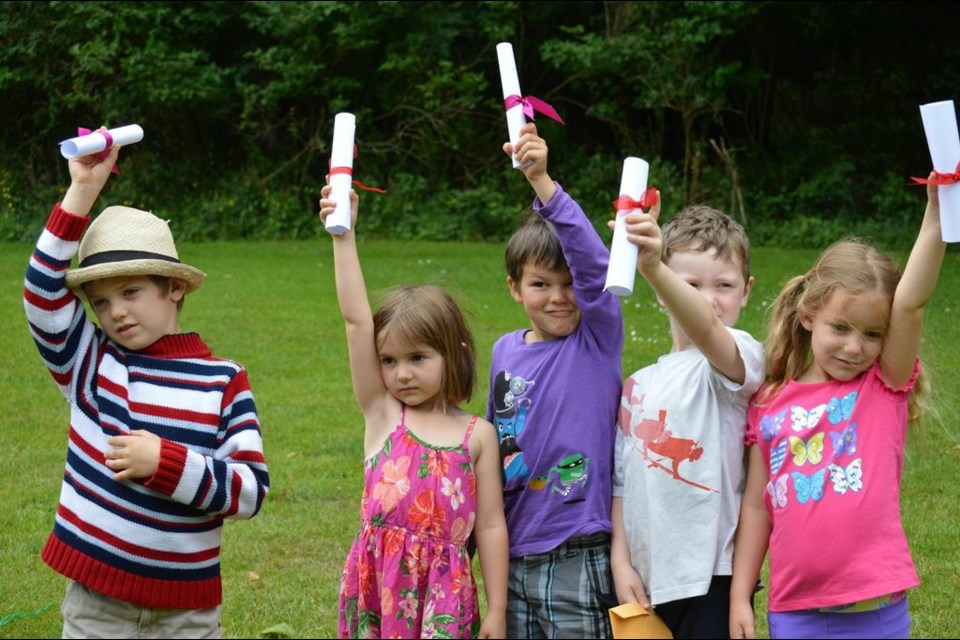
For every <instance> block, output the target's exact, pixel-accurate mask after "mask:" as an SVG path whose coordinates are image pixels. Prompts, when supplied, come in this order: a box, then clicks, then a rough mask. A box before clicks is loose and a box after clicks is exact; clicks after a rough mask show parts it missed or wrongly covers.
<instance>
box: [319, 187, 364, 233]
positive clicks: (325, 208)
mask: <svg viewBox="0 0 960 640" xmlns="http://www.w3.org/2000/svg"><path fill="white" fill-rule="evenodd" d="M359 205H360V198H359V197H358V196H357V192H356V191H355V190H353V189H350V229H351V230H353V229H355V228H356V227H357V210H358V208H359ZM336 206H337V201H336V200H331V199H330V185H329V184H328V185H324V187H323V188H322V189H320V222H322V223H323V224H324V225H326V224H327V218H328V217H329V216H330V214H331V213H333V211H334V209H335V208H336ZM348 233H349V232H348ZM344 235H346V234H344Z"/></svg>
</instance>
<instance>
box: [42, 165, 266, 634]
mask: <svg viewBox="0 0 960 640" xmlns="http://www.w3.org/2000/svg"><path fill="white" fill-rule="evenodd" d="M118 150H119V147H113V148H112V149H111V150H110V152H109V154H107V155H106V156H105V157H104V158H102V159H101V158H99V157H98V156H96V155H92V156H83V157H79V158H74V159H72V160H70V162H69V168H70V176H71V184H70V188H69V189H68V190H67V193H66V195H65V196H64V198H63V201H62V202H61V203H59V204H57V205H56V206H54V208H53V212H52V213H51V214H50V217H49V219H48V220H47V223H46V227H45V229H44V230H43V232H42V233H41V235H40V239H39V240H38V242H37V246H36V248H35V250H34V252H33V255H32V257H31V259H30V265H29V267H28V269H27V274H26V280H25V286H24V306H25V308H26V313H27V319H28V321H29V325H30V332H31V334H32V336H33V339H34V341H35V342H36V344H37V347H38V349H39V351H40V355H41V358H42V359H43V361H44V363H45V364H46V365H47V368H48V369H49V370H50V373H51V374H52V375H53V378H54V380H55V381H56V383H57V385H58V386H59V388H60V391H61V393H63V395H64V397H65V398H66V400H67V402H68V403H69V405H70V432H69V439H68V448H67V460H66V471H65V473H64V477H63V484H62V486H61V491H60V504H59V507H58V509H57V513H56V517H55V521H54V526H53V532H52V533H51V535H50V537H49V539H48V540H47V544H46V546H45V547H44V550H43V555H42V557H43V560H44V562H46V563H47V564H48V565H49V566H50V567H51V568H53V569H54V570H56V571H58V572H59V573H61V574H63V575H64V576H66V577H67V578H69V579H70V581H69V583H68V584H67V592H66V597H65V598H64V601H63V604H62V607H61V611H62V613H63V637H65V638H71V637H120V638H134V637H170V638H174V637H189V638H219V637H221V634H220V604H221V601H222V597H221V582H220V538H221V530H222V526H223V519H224V518H250V517H253V516H254V515H255V514H256V513H257V512H258V511H259V510H260V507H261V505H262V503H263V499H264V497H265V496H266V494H267V490H268V488H269V476H268V473H267V465H266V462H265V459H264V456H263V442H262V440H261V435H260V424H259V419H258V417H257V410H256V406H255V404H254V399H253V395H252V393H251V391H250V385H249V382H248V379H247V374H246V371H245V370H244V368H243V367H242V366H241V365H239V364H237V363H235V362H232V361H229V360H224V359H221V358H216V357H214V356H213V355H212V353H211V351H210V349H209V348H208V347H207V346H206V345H205V344H204V343H203V341H202V340H201V339H200V337H199V336H198V335H197V334H195V333H182V332H181V330H180V324H179V315H178V312H179V310H180V307H181V305H182V304H183V299H184V296H185V295H186V294H187V293H189V292H191V291H194V290H196V289H197V288H198V287H199V286H200V285H201V284H202V283H203V279H204V277H205V274H204V273H203V272H202V271H200V270H198V269H196V268H194V267H191V266H189V265H186V264H183V263H182V262H180V259H179V255H178V253H177V249H176V245H175V244H174V241H173V236H172V234H171V233H170V229H169V227H168V226H167V223H166V222H164V221H163V220H161V219H159V218H157V217H156V216H154V215H153V214H151V213H148V212H146V211H139V210H137V209H132V208H129V207H108V208H106V209H105V210H104V211H103V212H102V213H101V214H100V216H99V217H98V218H97V219H96V220H95V221H94V222H93V223H90V217H89V212H90V210H91V209H92V207H93V204H94V202H95V201H96V199H97V197H98V196H99V194H100V191H101V190H102V189H103V186H104V185H105V184H106V181H107V178H108V177H109V176H110V170H111V169H112V168H113V166H114V164H115V163H116V159H117V153H118ZM88 224H89V229H88V230H87V232H86V234H85V235H84V236H83V239H82V240H81V241H80V242H79V246H78V242H77V241H78V240H79V239H80V236H81V234H83V231H84V229H85V228H87V225H88ZM78 249H79V264H78V266H77V268H75V269H70V263H71V260H72V259H73V257H74V255H76V254H77V252H78ZM84 299H85V300H87V301H88V302H89V304H90V308H91V309H92V310H93V312H94V314H95V315H96V317H97V320H98V321H99V326H97V325H95V324H94V323H93V322H92V321H91V319H90V318H88V316H87V314H86V312H85V311H84V305H83V301H82V300H84Z"/></svg>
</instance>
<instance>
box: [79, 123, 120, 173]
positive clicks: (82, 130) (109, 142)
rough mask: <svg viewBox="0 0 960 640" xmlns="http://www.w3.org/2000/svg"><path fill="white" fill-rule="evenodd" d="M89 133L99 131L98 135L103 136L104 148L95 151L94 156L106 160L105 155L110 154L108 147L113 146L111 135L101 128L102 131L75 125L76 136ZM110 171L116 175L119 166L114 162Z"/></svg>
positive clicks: (118, 171)
mask: <svg viewBox="0 0 960 640" xmlns="http://www.w3.org/2000/svg"><path fill="white" fill-rule="evenodd" d="M91 133H99V134H100V135H102V136H103V139H104V140H105V141H106V142H107V146H106V147H105V148H104V150H103V151H99V152H97V154H96V156H97V157H98V158H100V159H101V160H106V159H107V156H108V155H110V147H112V146H113V136H111V135H110V132H109V131H107V130H103V131H93V130H91V129H87V128H86V127H77V135H78V136H88V135H90V134H91ZM110 173H115V174H117V175H120V167H119V166H117V164H116V163H114V165H113V169H110Z"/></svg>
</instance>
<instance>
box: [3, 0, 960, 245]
mask: <svg viewBox="0 0 960 640" xmlns="http://www.w3.org/2000/svg"><path fill="white" fill-rule="evenodd" d="M942 6H943V5H939V4H934V3H927V2H736V1H731V2H676V1H670V2H577V1H568V2H564V3H557V2H500V1H497V2H444V3H436V2H217V1H211V0H208V1H206V2H163V1H158V0H154V1H151V2H39V1H37V2H34V1H31V2H2V3H0V43H2V46H0V113H2V114H3V116H4V126H3V127H2V128H0V150H2V153H0V239H6V240H32V239H33V238H34V237H35V235H36V234H37V233H38V232H39V229H40V228H41V225H42V223H43V220H44V219H45V216H46V213H47V212H48V211H49V208H50V206H51V205H52V203H53V202H55V201H57V200H58V199H59V198H60V197H61V196H62V193H63V191H64V190H65V188H66V186H67V184H68V183H69V175H68V173H67V170H66V162H65V161H64V160H63V159H62V158H61V156H60V154H59V151H58V148H57V143H58V142H59V141H61V140H64V139H66V138H69V137H72V136H73V135H76V127H78V126H86V127H89V128H95V127H97V126H99V125H101V124H105V125H107V126H120V125H123V124H129V123H138V124H140V125H141V126H142V127H143V128H144V130H145V132H146V134H145V138H144V141H143V142H142V143H140V144H138V145H135V146H132V147H130V148H129V149H126V150H124V152H122V153H121V160H120V168H121V175H120V176H119V178H117V179H115V180H113V181H112V182H111V184H110V185H109V186H108V191H107V193H106V194H105V200H103V201H101V204H107V203H126V204H130V205H132V206H137V207H140V208H145V209H151V210H153V211H155V212H157V213H158V215H162V216H164V217H167V218H170V219H171V221H172V223H173V224H174V227H175V232H176V234H177V236H178V239H181V238H182V239H189V240H206V239H216V238H251V239H260V238H298V237H307V236H312V235H314V234H316V233H318V232H321V231H322V229H320V230H318V227H319V223H318V222H317V219H316V211H317V199H318V193H319V189H320V187H321V186H322V185H323V184H324V176H325V174H326V169H327V167H328V160H329V153H330V148H329V147H330V142H331V139H332V129H333V119H334V115H335V114H336V113H337V112H340V111H349V112H352V113H354V114H356V117H357V137H356V141H357V146H358V156H357V158H356V160H355V164H354V178H355V179H357V180H360V181H362V182H364V183H366V184H368V185H371V186H376V187H381V188H383V189H386V193H385V194H372V193H366V192H363V191H361V192H360V193H361V199H362V205H361V208H362V215H363V216H364V223H363V233H364V235H367V236H371V237H372V236H374V235H382V236H385V237H393V238H423V239H433V240H454V239H470V240H476V239H484V240H491V241H499V240H502V239H504V238H505V237H507V236H508V235H509V234H510V232H511V231H512V230H513V229H514V227H515V224H516V221H517V219H518V217H519V215H520V214H521V211H522V210H523V209H524V208H525V207H526V206H528V205H529V203H530V200H531V197H532V194H531V192H530V190H529V187H528V186H527V184H526V182H525V181H524V180H523V178H522V177H521V176H520V175H519V174H518V173H517V172H516V171H515V170H513V169H512V168H511V166H510V163H509V161H508V159H507V158H506V156H505V155H504V154H503V152H502V151H501V149H500V147H501V145H502V143H503V142H504V141H505V140H506V138H507V132H506V122H505V118H504V115H503V101H502V92H501V88H500V77H499V67H498V64H497V58H496V50H495V48H496V45H497V43H499V42H503V41H508V42H511V43H512V44H513V47H514V51H515V56H516V60H517V68H518V73H519V78H520V84H521V89H522V90H523V93H524V94H525V95H533V96H537V97H539V98H541V99H543V100H546V101H547V102H549V103H550V104H552V105H553V106H554V107H555V108H556V109H557V110H558V111H559V112H560V114H561V115H562V116H563V118H564V120H565V121H566V125H565V126H561V125H559V124H557V123H555V122H553V121H552V120H549V119H546V118H544V117H542V116H541V117H538V118H537V126H538V129H539V131H540V133H541V135H543V137H545V138H546V139H547V142H548V144H549V145H550V165H549V171H550V174H551V176H552V177H554V178H555V179H557V180H558V181H559V182H561V183H562V184H563V185H564V186H565V187H566V188H567V189H568V190H570V191H571V193H573V195H574V196H575V197H576V198H577V199H578V200H579V201H580V202H581V204H583V205H584V208H585V210H586V211H587V212H588V213H589V214H590V215H591V217H592V218H593V219H594V221H595V223H596V224H597V226H598V228H600V227H603V225H604V221H605V220H607V219H609V218H610V216H611V215H612V213H613V211H612V206H611V202H612V200H613V199H614V198H615V197H616V196H617V195H618V194H617V193H616V191H617V190H618V188H619V180H620V172H621V168H622V162H623V159H624V158H625V157H627V156H639V157H642V158H644V159H646V160H647V161H648V162H649V163H650V182H651V184H652V185H655V186H657V187H658V188H659V189H660V190H661V192H662V194H663V199H664V205H665V211H667V214H666V215H669V213H670V212H675V211H676V210H678V209H679V208H680V207H681V206H683V205H684V204H687V203H693V202H707V203H709V204H712V205H713V206H716V207H718V208H721V209H724V210H726V211H728V212H729V213H731V214H732V215H734V216H736V217H738V218H739V219H741V220H742V221H744V223H745V224H746V226H747V230H748V232H749V233H750V235H751V238H752V239H753V240H754V242H755V243H757V244H766V245H782V246H811V247H814V246H821V245H823V244H825V243H827V242H829V241H831V240H834V239H836V238H838V237H840V236H842V235H845V234H849V233H859V234H863V235H868V236H870V237H872V238H873V239H874V240H876V241H877V242H880V243H882V244H885V245H887V246H890V247H898V248H899V247H903V246H907V245H908V244H909V243H910V241H911V240H912V238H913V237H914V229H915V228H916V227H917V226H918V224H919V219H920V216H921V214H922V210H923V197H924V196H923V190H922V188H910V187H908V186H907V184H908V183H909V177H910V176H925V175H926V174H927V172H928V171H929V169H930V156H929V152H928V149H927V145H926V140H925V137H924V133H923V127H922V124H921V120H920V115H919V109H918V106H919V105H920V104H925V103H928V102H935V101H939V100H950V99H953V98H954V97H955V93H956V92H957V89H958V84H957V78H960V59H958V58H957V57H956V56H955V55H953V51H952V47H953V44H954V40H955V38H956V27H957V21H956V19H955V17H954V16H953V15H952V12H951V11H950V10H947V11H946V12H944V11H941V10H940V9H941V8H942Z"/></svg>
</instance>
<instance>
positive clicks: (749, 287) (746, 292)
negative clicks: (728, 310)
mask: <svg viewBox="0 0 960 640" xmlns="http://www.w3.org/2000/svg"><path fill="white" fill-rule="evenodd" d="M755 282H756V281H755V280H754V278H753V276H750V278H749V279H748V280H747V282H746V284H745V285H744V287H743V300H741V301H740V308H741V309H743V308H744V307H746V306H747V301H748V300H749V299H750V292H751V291H753V285H754V283H755Z"/></svg>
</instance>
